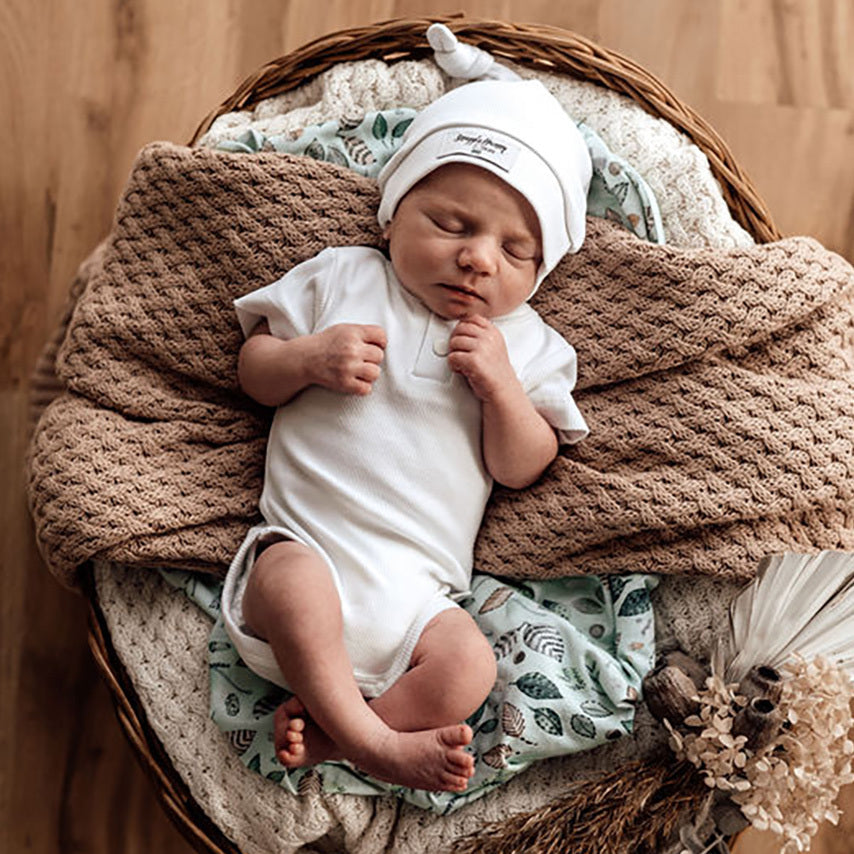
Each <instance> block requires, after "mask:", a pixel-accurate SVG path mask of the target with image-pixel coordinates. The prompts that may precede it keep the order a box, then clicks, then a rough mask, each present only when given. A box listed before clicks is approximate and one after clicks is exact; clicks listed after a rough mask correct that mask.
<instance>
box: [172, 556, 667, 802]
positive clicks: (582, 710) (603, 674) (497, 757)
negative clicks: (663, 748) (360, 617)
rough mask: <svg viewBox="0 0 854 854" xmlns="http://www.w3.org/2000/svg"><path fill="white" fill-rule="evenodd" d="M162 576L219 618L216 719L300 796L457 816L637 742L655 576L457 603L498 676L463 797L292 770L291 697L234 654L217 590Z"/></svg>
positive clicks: (482, 594) (475, 592)
mask: <svg viewBox="0 0 854 854" xmlns="http://www.w3.org/2000/svg"><path fill="white" fill-rule="evenodd" d="M161 573H162V575H163V576H164V578H166V580H167V581H169V583H170V584H172V585H173V586H175V587H177V588H179V589H181V590H183V591H184V592H185V593H186V594H187V595H188V596H189V597H190V598H191V599H192V600H193V601H194V602H195V603H196V604H197V605H199V606H200V607H201V608H202V609H203V610H204V611H205V612H206V613H207V614H208V616H209V617H210V618H211V619H212V620H213V621H214V626H213V630H212V632H211V636H210V641H209V644H208V655H209V663H210V674H211V715H212V717H213V719H214V721H216V723H217V724H218V726H219V727H220V728H221V729H222V730H223V732H224V734H225V736H226V738H228V740H229V742H230V744H231V745H232V747H233V748H234V750H235V752H236V753H237V754H238V756H239V757H240V759H241V761H242V762H243V763H244V764H245V765H246V766H247V767H248V768H250V769H252V770H254V771H255V772H257V773H258V774H261V775H262V776H264V777H266V778H267V779H269V780H271V781H272V782H275V783H277V784H278V785H281V786H283V787H284V788H285V789H287V790H288V791H290V792H292V793H295V794H307V793H312V792H319V791H324V792H338V793H349V794H359V795H381V794H389V793H393V794H396V795H397V796H399V797H400V798H402V799H403V800H405V801H408V802H409V803H412V804H415V805H416V806H419V807H421V808H423V809H427V810H431V811H434V812H438V813H442V814H444V813H449V812H452V811H454V810H456V809H458V808H459V807H461V806H464V805H465V804H467V803H470V802H471V801H473V800H476V799H477V798H479V797H481V796H483V795H484V794H486V793H487V792H489V791H491V790H492V789H493V788H495V787H496V786H497V785H500V784H501V783H503V782H504V781H506V780H509V779H510V778H511V777H513V776H514V775H516V774H518V773H519V772H520V771H522V770H524V769H525V768H527V767H528V766H529V765H531V764H532V763H534V762H536V761H538V760H540V759H546V758H549V757H553V756H560V755H563V754H567V753H575V752H579V751H583V750H589V749H591V748H593V747H597V746H598V745H600V744H604V743H606V742H608V741H610V740H612V739H614V738H617V737H620V736H622V735H625V734H627V733H628V734H630V733H631V732H632V726H633V722H634V714H635V706H636V703H637V701H638V698H639V697H640V690H641V681H642V680H643V677H644V676H645V675H646V673H647V672H648V671H649V670H650V668H651V667H652V665H653V661H654V658H655V631H654V614H653V609H652V604H651V601H650V596H649V591H650V590H651V589H652V588H653V587H654V586H655V584H656V579H655V577H654V576H649V575H625V576H620V577H615V576H609V577H608V578H605V579H602V578H597V577H577V578H563V579H556V580H551V581H540V582H537V581H531V580H528V581H525V582H518V583H515V582H514V583H506V582H504V581H500V580H498V579H497V578H494V577H492V576H488V575H475V576H474V578H473V580H472V590H471V594H470V595H469V596H468V597H466V598H465V599H464V600H463V601H462V602H461V603H460V604H461V605H462V606H463V607H464V608H465V609H466V610H467V611H468V612H469V613H470V614H471V615H472V616H473V617H474V619H475V620H476V621H477V623H478V625H479V626H480V628H481V630H482V631H483V633H484V634H485V635H486V637H487V638H488V640H489V641H490V642H491V643H492V647H493V651H494V653H495V657H496V661H497V665H498V678H497V680H496V683H495V686H494V688H493V690H492V692H491V693H490V695H489V697H488V698H487V699H486V701H485V702H484V703H483V705H482V706H481V707H480V708H479V709H478V710H477V711H476V712H474V714H472V716H471V717H470V718H469V720H468V724H469V725H470V726H471V728H472V730H473V731H474V740H473V742H472V745H471V748H470V749H471V751H472V753H473V754H474V756H475V776H474V777H473V778H472V780H471V781H470V783H469V787H468V789H467V790H466V791H465V792H463V793H460V794H457V793H452V792H438V793H437V792H424V791H420V790H415V789H407V788H404V787H401V786H393V785H390V784H387V783H381V782H378V781H376V780H373V779H371V778H370V777H368V776H366V775H364V774H362V773H360V772H358V771H356V770H355V769H353V768H352V767H350V766H349V765H348V764H347V763H339V762H329V763H324V764H323V765H319V766H316V767H313V768H300V769H296V770H291V771H288V770H286V769H284V768H282V766H281V765H279V763H278V762H277V761H276V758H275V755H274V751H273V714H274V712H275V710H276V708H277V706H278V705H279V703H281V702H282V701H283V700H284V699H285V698H286V697H287V696H288V695H287V694H286V692H284V691H283V690H282V689H280V688H278V687H277V686H275V685H272V684H270V683H269V682H266V681H265V680H263V679H262V678H261V677H259V676H257V675H256V674H254V673H253V672H252V671H250V670H249V668H248V667H246V665H245V664H244V663H243V662H242V661H241V660H240V659H239V658H238V656H237V653H236V652H235V650H234V648H233V646H232V644H231V641H230V640H229V638H228V635H227V634H226V632H225V628H224V626H223V624H222V620H221V618H220V608H219V605H220V594H221V589H222V585H221V583H219V582H215V581H210V582H206V581H205V580H204V579H203V577H201V576H199V575H197V574H190V573H185V572H181V571H177V570H162V571H161Z"/></svg>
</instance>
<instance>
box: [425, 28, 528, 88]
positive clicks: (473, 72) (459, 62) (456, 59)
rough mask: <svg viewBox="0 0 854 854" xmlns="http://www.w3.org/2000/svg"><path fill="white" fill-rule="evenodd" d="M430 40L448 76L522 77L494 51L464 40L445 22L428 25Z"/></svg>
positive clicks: (507, 78)
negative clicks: (499, 61) (496, 58)
mask: <svg viewBox="0 0 854 854" xmlns="http://www.w3.org/2000/svg"><path fill="white" fill-rule="evenodd" d="M427 41H428V42H430V47H432V48H433V54H434V58H435V60H436V64H437V65H438V66H439V68H441V69H442V71H444V72H445V73H446V74H447V75H448V76H450V77H456V78H459V79H462V80H518V79H519V75H518V74H516V72H515V71H511V70H510V69H509V68H506V67H505V66H503V65H501V64H499V63H498V62H496V61H495V58H494V57H493V56H492V54H490V53H488V52H487V51H485V50H482V49H481V48H479V47H475V46H474V45H471V44H465V42H461V41H460V40H459V39H458V38H457V37H456V35H454V33H452V32H451V31H450V30H449V29H448V28H447V27H446V26H445V25H444V24H432V25H431V26H430V27H428V28H427Z"/></svg>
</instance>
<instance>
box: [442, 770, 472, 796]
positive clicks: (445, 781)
mask: <svg viewBox="0 0 854 854" xmlns="http://www.w3.org/2000/svg"><path fill="white" fill-rule="evenodd" d="M468 784H469V778H468V777H467V776H463V775H460V774H452V773H449V772H445V773H444V774H443V775H442V788H443V789H444V790H445V791H448V792H464V791H465V790H466V788H467V787H468Z"/></svg>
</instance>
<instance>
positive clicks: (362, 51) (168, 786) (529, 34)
mask: <svg viewBox="0 0 854 854" xmlns="http://www.w3.org/2000/svg"><path fill="white" fill-rule="evenodd" d="M436 22H441V23H445V24H446V25H447V26H448V27H449V28H450V29H451V30H452V31H454V32H455V33H456V34H457V36H458V37H459V38H460V39H461V40H462V41H465V42H468V43H471V44H475V45H476V46H478V47H480V48H483V49H484V50H487V51H489V52H490V53H492V54H493V55H494V56H496V57H497V58H499V59H506V60H509V61H512V62H515V63H517V64H519V65H525V66H531V67H533V68H536V69H539V70H543V71H551V72H556V73H560V74H566V75H569V76H571V77H573V78H576V79H579V80H582V81H587V82H591V83H594V84H597V85H599V86H603V87H605V88H607V89H610V90H612V91H615V92H617V93H619V94H622V95H625V96H627V97H628V98H630V99H632V100H633V101H635V102H636V103H638V104H639V105H640V106H642V107H643V108H644V109H645V110H646V111H647V112H649V113H650V114H652V115H653V116H656V117H659V118H663V119H665V120H666V121H668V122H669V123H670V124H672V125H673V126H674V127H676V128H677V129H678V130H680V131H681V132H682V133H684V134H685V135H686V136H687V137H688V138H689V139H690V140H691V141H692V142H693V143H694V144H695V145H696V146H697V147H698V148H699V149H700V150H701V151H702V152H703V153H704V154H705V155H706V156H707V158H708V160H709V163H710V166H711V169H712V173H713V174H714V176H715V178H716V179H717V180H718V182H719V183H720V186H721V190H722V193H723V196H724V199H725V201H726V202H727V204H728V206H729V208H730V210H731V211H732V214H733V217H734V218H735V219H736V220H737V221H738V222H739V223H740V224H741V225H742V226H743V227H744V228H745V229H746V230H747V231H748V232H749V233H750V234H751V235H752V236H753V237H754V239H755V240H756V241H757V242H760V243H764V242H769V241H772V240H776V239H779V237H780V233H779V231H778V230H777V228H776V226H775V225H774V223H773V221H772V219H771V217H770V214H769V212H768V210H767V208H766V206H765V204H764V202H763V201H762V200H761V198H760V197H759V194H758V193H757V191H756V189H755V188H754V186H753V185H752V183H751V181H750V179H749V178H748V177H747V176H746V174H745V173H744V172H743V170H742V169H741V168H740V167H739V165H738V164H737V163H736V162H735V159H734V157H733V155H732V153H731V152H730V150H729V148H728V147H727V145H726V144H725V143H724V141H723V140H722V139H721V138H720V136H719V135H718V134H717V133H716V132H715V131H714V130H713V129H712V128H711V127H710V126H709V125H708V123H707V122H705V121H704V120H703V119H702V118H701V117H700V116H698V115H697V114H696V113H695V112H694V111H693V110H691V109H690V108H689V107H688V106H687V105H685V104H683V103H682V102H681V101H680V100H679V99H678V98H677V97H676V96H675V95H674V94H673V93H672V92H671V91H670V90H669V89H668V88H667V87H666V86H664V85H663V84H662V83H661V82H660V81H658V80H657V79H656V78H655V77H654V76H653V75H652V74H650V73H649V72H648V71H646V70H645V69H643V68H642V67H641V66H639V65H637V64H636V63H634V62H633V61H631V60H630V59H628V58H626V57H624V56H621V55H620V54H618V53H615V52H613V51H609V50H607V49H604V48H602V47H600V46H598V45H596V44H594V43H593V42H591V41H589V40H587V39H585V38H583V37H581V36H578V35H575V34H573V33H571V32H568V31H566V30H561V29H557V28H554V27H547V26H541V25H530V24H512V23H507V22H501V21H493V20H480V19H469V18H461V17H456V16H455V17H445V18H442V17H437V18H431V19H426V18H424V19H407V20H393V21H386V22H381V23H378V24H374V25H371V26H366V27H360V28H354V29H348V30H343V31H339V32H336V33H333V34H331V35H328V36H324V37H323V38H320V39H317V40H315V41H313V42H311V43H309V44H307V45H305V46H303V47H301V48H299V49H298V50H296V51H293V52H292V53H290V54H287V55H285V56H282V57H280V58H278V59H276V60H274V61H272V62H269V63H267V64H266V65H264V66H263V67H261V68H259V69H258V70H257V71H256V72H255V73H254V74H252V75H250V77H248V78H247V79H246V80H245V81H244V82H243V83H242V84H241V85H240V86H239V87H238V88H237V89H236V90H235V92H234V93H233V94H232V95H231V96H229V97H228V98H227V99H226V100H225V101H224V102H223V103H222V104H221V105H220V106H219V107H218V108H217V109H216V110H214V111H213V112H212V113H210V114H209V115H208V116H207V117H206V118H205V119H204V120H203V121H202V123H201V124H200V125H199V127H198V129H197V130H196V132H195V134H194V136H193V138H192V140H191V144H192V143H194V142H195V141H196V140H198V139H199V137H201V135H202V134H203V133H205V131H206V130H207V129H208V128H209V127H210V126H211V124H212V122H213V121H214V120H215V119H216V118H217V117H218V116H220V115H222V114H224V113H228V112H232V111H235V110H240V109H245V108H248V107H250V106H252V105H253V104H256V103H258V102H259V101H262V100H264V99H266V98H270V97H273V96H275V95H279V94H282V93H284V92H287V91H290V90H292V89H295V88H297V87H299V86H301V85H302V84H304V83H306V82H308V81H309V80H311V79H312V78H314V77H316V76H317V75H318V74H321V73H322V72H323V71H326V70H327V69H329V68H331V67H332V66H333V65H336V64H338V63H341V62H352V61H358V60H364V59H369V58H370V59H381V60H385V61H395V60H404V59H421V58H424V57H427V56H430V55H432V51H431V50H430V48H429V46H428V45H427V42H426V39H425V36H424V33H425V31H426V29H427V27H428V26H429V25H430V24H432V23H436ZM74 296H75V295H72V298H73V297H74ZM43 391H45V393H44V394H43V395H42V397H45V399H47V398H48V397H50V396H52V395H51V394H50V392H52V391H53V389H47V390H43ZM38 403H39V406H38V408H39V409H40V408H41V398H40V400H39V401H38ZM87 588H88V589H87V598H88V600H89V604H90V632H89V643H90V648H91V650H92V652H93V655H94V658H95V661H96V663H97V665H98V667H99V669H100V670H101V672H102V674H103V676H104V678H105V681H106V683H107V685H108V687H109V689H110V691H111V694H112V696H113V701H114V704H115V707H116V712H117V717H118V720H119V723H120V724H121V726H122V728H123V730H124V731H125V733H126V735H127V737H128V739H129V741H130V743H131V746H132V747H133V749H134V751H135V752H136V754H137V756H138V758H139V760H140V762H141V764H142V766H143V768H144V769H145V770H146V771H147V773H148V774H149V776H150V777H151V779H152V782H153V784H154V786H155V790H156V792H157V795H158V797H159V799H160V801H161V803H162V805H163V807H164V809H165V810H166V812H167V813H168V814H169V816H170V817H171V818H172V819H173V821H174V822H175V824H176V825H177V826H178V828H179V830H180V831H181V832H182V834H183V835H184V836H185V838H186V839H187V840H188V842H189V843H190V844H191V845H192V846H193V847H194V848H195V850H197V851H200V852H206V854H239V851H238V849H237V848H236V846H235V845H234V844H233V843H232V842H230V841H229V840H228V839H227V838H226V837H225V836H224V834H223V833H222V831H221V829H220V828H219V827H217V826H216V825H215V824H214V823H213V822H212V821H211V820H210V819H209V818H208V816H207V815H205V813H204V812H203V811H202V810H201V809H200V808H199V806H198V804H196V802H195V801H194V800H193V798H192V795H191V794H190V793H189V790H188V789H187V786H186V784H185V783H184V781H183V780H182V779H181V777H180V776H179V775H178V774H177V772H176V771H175V770H174V768H173V767H172V764H171V762H170V761H169V758H168V756H167V754H166V753H165V751H164V749H163V747H162V745H161V744H160V742H159V741H158V739H157V737H156V736H155V734H154V733H153V731H152V730H151V728H150V726H149V725H148V723H147V721H146V719H145V713H144V711H143V709H142V706H141V703H140V702H139V699H138V698H137V697H136V695H135V692H134V688H133V684H132V681H131V680H130V678H129V677H128V676H127V674H126V673H125V672H124V668H123V666H122V664H121V662H120V660H119V658H118V656H117V654H116V652H115V650H114V648H113V646H112V644H111V642H110V638H109V632H108V631H107V629H106V623H105V620H104V617H103V613H102V612H101V610H100V608H99V605H98V601H97V596H96V594H95V589H94V584H93V583H92V582H91V579H90V582H89V584H87Z"/></svg>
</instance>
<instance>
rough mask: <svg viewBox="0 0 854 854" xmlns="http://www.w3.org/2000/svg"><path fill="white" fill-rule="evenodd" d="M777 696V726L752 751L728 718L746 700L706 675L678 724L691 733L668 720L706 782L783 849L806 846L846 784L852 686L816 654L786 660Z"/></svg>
mask: <svg viewBox="0 0 854 854" xmlns="http://www.w3.org/2000/svg"><path fill="white" fill-rule="evenodd" d="M786 671H787V673H786V674H785V677H786V678H785V679H784V681H783V686H782V695H781V698H780V703H779V706H780V709H781V711H782V714H783V720H784V723H783V726H782V727H781V729H780V731H779V733H778V734H777V735H776V736H775V737H774V738H773V739H772V740H771V742H770V743H769V744H767V745H765V746H764V747H762V748H761V749H759V750H756V751H754V750H751V749H750V748H749V747H747V746H746V741H747V737H746V736H744V735H737V736H733V734H732V725H733V721H734V718H735V715H736V714H737V713H738V712H739V710H740V709H742V708H744V706H745V705H746V704H747V700H746V698H745V697H743V696H739V695H738V694H737V693H736V691H737V688H738V685H736V684H731V685H727V684H725V683H724V681H723V679H722V678H721V677H720V676H719V675H717V674H714V675H712V676H710V677H709V678H708V679H707V680H706V688H705V689H704V690H702V691H700V692H698V695H697V697H696V699H697V700H698V701H699V703H700V712H699V714H696V715H691V716H689V717H687V718H686V719H685V721H684V725H685V726H686V727H689V728H691V729H694V730H699V732H689V733H680V732H678V731H677V730H675V729H674V728H673V727H672V726H671V725H670V723H669V722H668V721H665V722H664V723H665V725H666V726H667V728H668V730H669V731H670V746H671V747H672V748H673V751H674V752H675V753H676V756H677V757H678V758H679V759H687V760H688V761H689V762H691V763H692V764H693V765H694V766H696V767H697V768H698V769H699V770H700V771H701V772H702V774H703V778H704V780H705V782H706V784H707V785H708V786H709V787H711V788H717V789H720V790H721V791H723V792H727V793H728V794H729V797H730V799H731V800H732V801H733V802H734V803H736V804H738V805H739V807H740V808H741V811H742V813H743V814H744V816H745V818H746V819H747V820H748V821H749V822H750V823H751V824H752V825H753V826H754V827H755V828H757V829H759V830H771V831H773V832H774V833H776V834H778V835H779V836H781V837H782V838H783V839H784V840H785V844H784V846H783V848H782V851H783V854H792V852H796V851H807V850H808V849H809V846H810V841H811V838H812V836H813V835H814V834H815V832H816V830H818V826H819V824H820V823H821V822H823V821H830V822H831V823H833V824H836V822H837V821H838V818H839V815H840V813H839V810H838V809H837V808H836V806H835V801H836V798H837V795H838V794H839V789H840V787H841V786H843V785H845V784H847V783H850V782H852V781H854V774H852V758H854V743H852V741H851V739H850V733H851V728H852V723H854V721H852V715H851V699H852V684H851V680H850V679H849V677H848V675H847V674H846V673H845V671H843V670H841V669H840V668H838V667H836V666H835V665H832V664H831V663H830V662H828V661H827V660H826V659H824V658H815V659H813V660H812V661H809V662H807V661H804V660H803V659H801V658H799V657H794V658H793V659H792V660H791V661H789V662H788V663H787V664H786Z"/></svg>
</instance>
